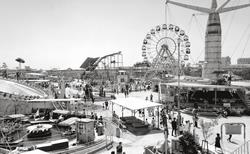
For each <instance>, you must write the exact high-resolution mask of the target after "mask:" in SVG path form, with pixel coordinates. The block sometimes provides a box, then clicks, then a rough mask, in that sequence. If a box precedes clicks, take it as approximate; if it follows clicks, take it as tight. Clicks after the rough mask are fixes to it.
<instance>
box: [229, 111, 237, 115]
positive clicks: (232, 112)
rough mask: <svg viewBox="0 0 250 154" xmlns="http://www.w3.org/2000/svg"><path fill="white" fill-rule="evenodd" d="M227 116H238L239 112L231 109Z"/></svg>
mask: <svg viewBox="0 0 250 154" xmlns="http://www.w3.org/2000/svg"><path fill="white" fill-rule="evenodd" d="M228 115H229V116H240V113H238V112H236V111H231V112H229V113H228Z"/></svg>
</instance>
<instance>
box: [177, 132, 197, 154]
mask: <svg viewBox="0 0 250 154" xmlns="http://www.w3.org/2000/svg"><path fill="white" fill-rule="evenodd" d="M179 141H180V145H181V146H182V148H183V153H185V154H198V149H199V145H198V144H197V143H196V142H195V139H194V136H193V135H192V134H191V133H189V132H185V133H184V134H183V136H182V137H180V139H179Z"/></svg>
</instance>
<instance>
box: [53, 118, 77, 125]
mask: <svg viewBox="0 0 250 154" xmlns="http://www.w3.org/2000/svg"><path fill="white" fill-rule="evenodd" d="M77 120H79V118H77V117H71V118H69V119H67V120H64V121H62V122H60V123H59V124H58V125H59V126H71V125H73V124H75V123H76V121H77Z"/></svg>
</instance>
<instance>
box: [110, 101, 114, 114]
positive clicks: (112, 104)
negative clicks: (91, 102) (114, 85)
mask: <svg viewBox="0 0 250 154" xmlns="http://www.w3.org/2000/svg"><path fill="white" fill-rule="evenodd" d="M113 106H114V103H113V102H111V107H112V108H111V111H112V115H113V112H114V111H113V110H114V109H113Z"/></svg>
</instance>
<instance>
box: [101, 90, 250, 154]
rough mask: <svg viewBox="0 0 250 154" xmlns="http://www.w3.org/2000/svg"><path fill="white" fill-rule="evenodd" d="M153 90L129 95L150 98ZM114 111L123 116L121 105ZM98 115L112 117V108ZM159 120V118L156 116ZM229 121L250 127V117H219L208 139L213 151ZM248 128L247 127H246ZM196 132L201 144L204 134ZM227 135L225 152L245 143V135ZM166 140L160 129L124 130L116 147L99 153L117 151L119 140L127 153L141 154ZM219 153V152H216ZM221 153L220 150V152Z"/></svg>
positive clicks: (105, 153) (127, 114)
mask: <svg viewBox="0 0 250 154" xmlns="http://www.w3.org/2000/svg"><path fill="white" fill-rule="evenodd" d="M151 93H152V92H150V91H146V92H133V93H131V94H130V95H129V97H137V98H141V99H145V98H146V97H148V98H149V96H150V94H151ZM152 94H153V96H154V97H153V98H154V100H156V101H157V99H158V94H157V93H152ZM116 97H117V98H120V97H124V94H118V95H116ZM98 103H100V104H102V103H103V102H98ZM113 109H114V111H116V114H118V116H121V111H122V109H121V107H119V106H117V105H114V106H113ZM98 115H102V116H103V117H111V111H110V110H103V111H102V112H99V113H98ZM174 115H175V117H177V113H176V114H174ZM181 115H182V117H183V118H184V121H186V120H190V121H191V122H192V121H193V120H192V117H191V116H190V115H186V114H181ZM124 116H131V111H129V110H124ZM145 116H146V118H147V119H148V122H149V123H151V119H152V117H150V116H149V115H148V112H145ZM136 117H137V118H140V119H142V117H139V114H138V113H137V114H136ZM200 119H203V120H205V121H211V119H209V118H200ZM156 120H157V118H156ZM227 122H243V123H246V125H247V128H250V117H240V118H239V117H230V118H220V119H218V125H216V126H215V127H214V128H212V129H211V132H212V133H213V134H212V135H211V136H210V137H209V139H208V143H209V149H210V150H211V151H213V152H215V148H214V141H215V136H216V134H217V133H220V128H221V124H222V123H227ZM168 126H169V127H170V126H171V124H168ZM191 130H193V127H192V128H191ZM246 130H247V129H246ZM169 132H171V127H170V128H169ZM195 133H196V134H197V135H198V136H199V142H200V144H201V141H202V140H203V136H202V130H201V129H200V128H199V129H197V128H196V129H195ZM246 135H247V136H246V141H247V139H248V140H249V139H250V133H247V134H246ZM227 137H228V136H227V135H222V148H223V151H224V153H230V152H232V151H233V150H235V149H236V148H237V147H239V146H240V145H242V144H243V143H244V140H243V135H237V136H236V135H233V137H232V142H228V141H227V140H226V139H227ZM169 138H170V139H169V140H171V139H173V138H174V137H172V136H169ZM163 141H164V135H163V131H159V130H152V131H151V132H150V133H149V134H147V135H144V136H135V135H133V134H132V133H130V132H128V131H127V132H123V133H122V134H121V138H116V137H114V142H115V144H114V147H113V148H112V149H110V150H109V151H107V150H103V151H101V152H99V153H103V154H110V153H111V151H115V146H116V145H117V143H118V142H123V148H124V151H126V153H129V154H139V153H143V151H144V147H145V146H148V145H159V144H160V143H162V142H163ZM215 153H217V152H215ZM218 153H220V152H218Z"/></svg>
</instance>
